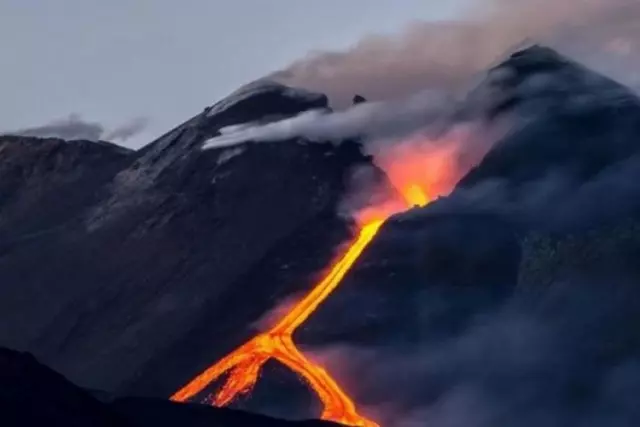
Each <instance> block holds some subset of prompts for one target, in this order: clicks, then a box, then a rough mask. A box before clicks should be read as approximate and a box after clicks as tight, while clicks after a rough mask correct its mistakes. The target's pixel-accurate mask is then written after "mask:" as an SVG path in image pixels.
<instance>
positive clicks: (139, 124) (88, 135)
mask: <svg viewBox="0 0 640 427" xmlns="http://www.w3.org/2000/svg"><path fill="white" fill-rule="evenodd" d="M148 123H149V120H148V119H147V118H144V117H137V118H134V119H133V120H131V121H130V122H127V123H124V124H123V125H121V126H118V127H116V128H115V129H112V130H109V129H106V128H105V127H104V125H102V124H101V123H98V122H91V121H87V120H85V119H83V118H82V117H81V116H80V115H79V114H71V115H69V117H67V118H64V119H60V120H54V121H52V122H49V123H47V124H44V125H42V126H34V127H31V128H26V129H20V130H17V131H13V132H9V133H11V134H14V135H23V136H32V137H38V138H61V139H65V140H80V139H81V140H88V141H98V140H101V139H106V140H109V141H119V142H124V141H126V140H128V139H130V138H132V137H133V136H135V135H138V134H139V133H140V132H142V131H143V130H144V129H145V128H146V127H147V125H148Z"/></svg>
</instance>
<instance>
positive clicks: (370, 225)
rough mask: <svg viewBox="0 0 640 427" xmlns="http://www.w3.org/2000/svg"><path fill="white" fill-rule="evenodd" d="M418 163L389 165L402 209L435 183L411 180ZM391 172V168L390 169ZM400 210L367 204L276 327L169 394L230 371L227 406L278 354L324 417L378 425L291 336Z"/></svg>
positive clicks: (197, 388) (220, 402)
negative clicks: (322, 271)
mask: <svg viewBox="0 0 640 427" xmlns="http://www.w3.org/2000/svg"><path fill="white" fill-rule="evenodd" d="M429 154H430V156H425V157H423V159H426V160H429V161H430V162H431V163H432V164H433V163H436V164H437V166H439V167H445V168H446V163H447V160H448V157H449V155H450V154H451V153H448V152H447V153H438V154H440V155H439V156H433V153H429ZM414 163H415V162H414ZM414 163H412V165H413V164H414ZM423 166H424V165H423ZM416 168H417V166H412V167H411V168H409V169H404V168H401V167H398V168H396V170H395V172H397V173H394V171H393V170H392V169H393V168H391V169H389V170H387V169H386V168H385V171H386V172H387V173H388V175H389V177H390V179H391V182H392V184H393V185H394V186H395V187H396V188H398V189H399V190H400V191H399V192H400V193H401V194H402V195H403V196H404V199H405V202H404V203H401V207H400V210H404V209H406V208H407V205H408V206H410V207H411V206H424V205H425V204H427V202H428V201H429V198H428V195H429V192H428V190H427V189H428V188H430V187H431V186H432V185H433V184H434V180H433V177H432V176H427V177H423V179H420V180H417V181H416V182H408V181H407V179H408V178H410V177H411V175H413V173H414V172H415V171H414V170H413V169H416ZM416 170H417V169H416ZM421 171H422V169H421ZM389 172H392V173H391V174H389ZM396 212H398V209H397V208H394V209H392V210H390V209H388V207H384V208H383V207H377V208H376V207H374V208H373V209H369V210H368V211H367V213H368V214H367V215H366V218H367V219H366V221H365V222H364V225H363V226H362V227H361V229H360V232H359V234H358V236H357V238H356V239H355V240H354V241H353V242H352V243H351V245H350V246H349V248H348V250H347V251H346V253H345V254H344V255H342V256H341V257H340V258H339V259H338V260H337V261H336V262H335V263H334V264H333V265H332V267H331V268H330V269H329V271H328V274H327V275H326V277H324V278H323V279H322V280H321V281H320V283H318V284H316V285H315V286H314V287H313V289H312V290H311V291H310V292H309V293H308V294H307V295H306V296H305V297H304V298H303V299H302V300H300V301H299V302H298V303H296V304H295V305H294V306H293V307H292V308H291V309H290V310H289V311H288V312H287V313H286V314H285V315H284V316H283V317H282V318H281V319H280V320H279V321H278V322H277V323H276V324H275V326H273V327H272V328H271V329H269V330H268V331H266V332H264V333H261V334H259V335H257V336H255V337H254V338H253V339H251V340H250V341H248V342H247V343H245V344H244V345H242V346H241V347H239V348H237V349H236V350H235V351H233V352H231V353H230V354H228V355H227V356H226V357H224V358H223V359H221V360H219V361H218V362H217V363H215V364H214V365H212V366H211V367H209V368H208V369H206V370H205V371H204V372H202V373H201V374H200V375H198V376H197V377H196V378H194V379H193V380H192V381H191V382H189V383H188V384H187V385H185V386H184V387H183V388H182V389H180V390H178V391H177V392H176V393H175V394H174V395H173V396H171V399H172V400H174V401H186V400H188V399H190V398H192V397H194V396H195V395H196V394H198V393H200V392H201V391H202V390H203V389H204V388H205V387H207V386H208V385H209V384H210V383H211V382H213V381H215V380H217V379H219V378H220V377H221V376H222V375H223V374H225V373H226V374H228V376H227V378H226V382H225V383H224V385H223V386H222V388H221V389H220V390H218V392H217V393H216V394H215V396H214V398H213V404H214V405H216V406H225V405H227V404H229V403H230V402H232V401H233V400H234V399H235V398H236V397H238V396H239V395H242V394H246V393H249V392H250V391H251V390H252V388H253V386H254V385H255V384H256V382H257V381H258V376H259V374H260V370H261V368H262V366H263V365H264V364H265V363H266V362H267V360H269V359H275V360H277V361H279V362H280V363H282V364H283V365H285V366H287V367H288V368H289V369H291V370H292V371H293V372H295V373H296V374H298V375H299V376H300V377H302V378H304V379H305V380H306V381H307V383H308V384H309V386H310V387H311V388H312V389H313V391H314V392H315V393H316V394H317V396H318V398H319V399H320V401H321V402H322V404H323V406H324V409H323V412H322V415H321V417H322V419H324V420H329V421H334V422H338V423H342V424H346V425H352V426H362V427H379V426H378V424H376V423H375V422H374V421H372V420H370V419H367V418H366V417H364V416H362V415H360V414H359V413H358V412H357V410H356V407H355V403H354V402H353V400H352V399H351V398H350V397H349V396H348V395H347V393H346V392H345V391H344V390H343V389H342V388H341V387H340V386H339V385H338V383H337V382H336V381H335V380H334V379H333V378H332V377H331V375H329V373H327V371H326V370H325V369H324V368H323V367H321V366H319V365H318V364H316V363H314V362H312V361H310V360H309V359H307V358H306V357H305V356H304V354H302V352H300V351H299V350H298V348H297V347H296V345H295V343H294V342H293V339H292V335H293V333H294V331H295V330H296V328H297V327H298V326H300V325H301V324H303V323H304V322H305V321H306V320H307V319H308V318H309V316H310V315H311V314H312V313H313V312H314V311H315V310H316V308H317V307H318V306H319V305H320V304H321V303H322V302H323V301H324V300H325V299H326V298H327V297H328V296H329V295H330V294H331V292H332V291H333V290H334V289H335V288H336V287H337V286H338V284H339V283H340V281H341V280H342V279H343V278H344V276H345V275H346V273H347V272H348V271H349V269H350V268H351V266H352V265H353V264H354V263H355V261H356V260H357V259H358V257H359V256H360V254H361V253H362V252H363V251H364V249H365V248H366V247H367V245H368V244H369V243H370V242H371V241H372V240H373V238H374V237H375V236H376V234H377V232H378V231H379V230H380V227H381V226H382V225H383V224H384V222H385V220H386V219H387V218H388V217H389V216H390V215H391V214H393V213H396Z"/></svg>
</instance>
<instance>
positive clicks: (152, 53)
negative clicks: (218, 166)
mask: <svg viewBox="0 0 640 427" xmlns="http://www.w3.org/2000/svg"><path fill="white" fill-rule="evenodd" d="M464 4H465V0H455V1H449V2H446V3H445V2H434V1H425V0H348V1H345V0H323V1H321V2H317V1H310V0H275V1H259V0H234V1H222V0H183V1H175V0H136V1H130V0H111V1H103V0H59V1H43V0H2V1H0V52H1V54H0V68H1V69H2V77H3V78H2V79H0V93H2V95H3V96H2V101H1V102H0V131H10V130H15V129H21V128H25V127H29V126H38V125H42V124H44V123H47V122H50V121H52V120H57V119H63V118H65V117H68V116H69V115H70V114H79V115H80V116H81V117H82V118H83V119H85V120H88V121H96V122H99V123H101V124H102V125H104V126H105V127H106V128H107V129H109V128H114V127H117V126H120V125H122V124H123V123H126V122H128V121H130V120H131V119H133V118H136V117H148V118H149V119H150V124H149V126H148V128H147V129H146V130H145V131H144V132H143V133H142V134H141V135H139V136H138V137H137V138H135V141H133V142H130V143H129V144H130V145H134V146H137V145H140V144H143V143H145V142H148V141H149V140H150V139H151V138H152V137H154V136H156V135H158V134H159V133H162V132H164V131H166V130H168V129H169V128H170V127H172V126H174V125H177V124H178V123H179V122H181V121H182V120H185V119H187V118H188V117H190V116H192V115H193V114H195V113H198V112H199V111H201V109H202V108H204V107H205V106H207V105H210V104H212V103H213V102H215V101H216V100H218V99H220V98H221V97H224V96H225V95H226V94H228V93H229V92H231V91H233V90H234V89H236V88H237V87H238V86H240V85H242V84H244V83H247V82H249V81H251V80H253V79H256V78H259V77H261V76H264V75H265V74H268V73H269V72H272V71H274V70H277V69H280V68H283V67H286V66H287V65H288V64H290V63H291V62H292V61H295V60H296V59H299V58H302V57H304V56H305V55H306V54H308V53H309V52H312V51H318V50H342V49H347V48H349V47H350V46H352V45H353V44H355V43H356V42H358V40H360V39H362V38H363V37H365V36H367V35H371V34H389V33H395V32H399V31H401V30H402V29H403V28H404V27H406V26H407V25H408V24H410V23H411V22H415V21H438V20H447V19H455V17H456V16H458V15H459V14H460V13H461V10H462V9H463V6H464Z"/></svg>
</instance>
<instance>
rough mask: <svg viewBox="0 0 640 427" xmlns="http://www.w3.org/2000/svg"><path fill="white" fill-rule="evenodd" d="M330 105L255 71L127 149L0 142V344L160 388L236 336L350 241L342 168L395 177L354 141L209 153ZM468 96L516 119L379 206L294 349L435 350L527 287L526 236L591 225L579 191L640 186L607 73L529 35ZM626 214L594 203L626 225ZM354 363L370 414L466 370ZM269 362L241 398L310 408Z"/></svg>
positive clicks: (470, 104) (312, 278) (92, 373)
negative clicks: (429, 187) (463, 165)
mask: <svg viewBox="0 0 640 427" xmlns="http://www.w3.org/2000/svg"><path fill="white" fill-rule="evenodd" d="M328 108H329V107H328V105H327V99H326V97H324V96H323V95H318V94H312V93H308V92H305V91H301V90H297V89H292V88H288V87H284V86H281V85H278V84H274V83H270V82H257V83H254V84H251V85H248V86H246V87H244V88H241V89H240V90H239V91H237V92H236V93H234V94H232V95H230V96H229V97H228V98H226V99H224V100H223V101H221V102H219V103H217V104H214V105H213V106H211V107H208V108H207V109H205V110H204V111H203V112H202V113H200V114H198V115H196V116H195V117H194V118H192V119H190V120H188V121H186V122H185V123H183V124H182V125H180V126H178V127H176V128H175V129H173V130H171V131H169V132H168V133H167V134H165V135H163V136H161V137H160V138H158V139H157V140H155V141H154V142H152V143H151V144H149V145H148V146H146V147H144V148H142V149H141V150H139V151H130V150H125V149H122V148H120V147H117V146H113V145H111V144H108V143H92V142H88V141H62V140H57V139H38V138H28V137H17V136H4V137H0V201H1V204H0V277H2V281H3V286H2V287H0V344H1V345H3V346H8V347H11V348H16V349H19V350H26V351H29V352H32V353H33V354H35V355H36V356H37V357H38V358H39V359H40V360H42V361H43V362H44V363H46V364H48V365H51V366H52V367H53V368H54V369H55V370H57V371H59V372H61V373H62V374H64V375H65V376H67V377H68V378H69V379H70V380H72V381H73V382H75V383H77V384H79V385H80V386H83V387H87V388H91V389H98V390H106V391H108V392H110V393H114V394H116V395H142V396H155V397H162V398H167V397H169V396H171V395H172V394H173V393H174V392H176V391H177V390H178V389H179V388H180V387H181V386H183V385H184V384H185V383H187V382H188V381H189V380H191V379H192V378H194V377H195V376H196V375H198V374H199V373H201V372H202V371H203V370H205V369H206V368H207V367H209V366H210V365H211V364H212V363H213V362H215V361H217V360H219V359H220V358H221V357H223V356H225V355H226V354H227V353H229V352H230V351H232V350H233V349H234V348H237V347H238V346H240V345H242V344H243V343H245V342H246V341H247V340H249V339H250V338H251V337H253V336H254V334H255V325H256V323H257V322H259V321H260V320H261V319H263V318H264V316H265V314H267V313H269V312H270V310H271V309H273V308H274V307H277V306H280V305H281V303H282V301H283V300H285V299H287V298H290V297H291V296H293V295H298V294H299V293H300V292H304V291H308V290H309V289H310V288H311V287H312V285H313V284H314V283H315V282H316V279H318V278H319V275H320V273H321V272H322V271H323V270H324V269H325V268H326V266H327V265H329V263H330V261H331V259H332V258H333V255H334V251H335V248H336V247H338V246H339V245H341V244H343V243H344V242H345V241H348V240H349V239H350V238H352V237H353V235H354V228H353V227H352V225H353V224H351V223H350V222H349V221H348V220H347V219H344V218H342V217H341V216H339V215H338V213H337V212H338V211H339V206H340V202H341V200H342V199H343V198H344V196H345V195H346V194H347V191H348V183H349V177H350V176H351V174H352V173H353V172H354V170H362V169H363V168H364V169H368V170H369V171H370V172H372V174H373V175H374V176H376V177H377V180H378V181H379V182H380V183H381V184H384V183H385V182H386V181H385V177H384V174H383V173H382V172H381V171H380V170H379V169H378V168H377V167H376V166H375V164H374V162H373V159H372V158H371V157H369V156H367V155H364V154H363V150H362V147H361V145H360V143H359V142H357V141H342V142H341V143H339V144H336V143H335V142H326V143H318V142H314V143H311V142H309V141H306V140H304V139H303V138H297V139H292V140H290V141H281V142H277V143H258V142H251V141H248V142H246V143H243V144H241V145H239V146H236V147H231V148H226V149H217V150H216V149H213V150H207V151H202V150H200V147H201V146H202V144H203V143H204V141H206V140H207V139H209V138H211V137H214V136H217V135H220V134H222V133H224V132H228V131H229V129H230V128H231V129H233V127H234V126H239V125H243V124H246V123H253V122H265V121H266V122H268V121H271V120H277V119H281V118H284V117H290V116H292V115H296V114H298V113H300V112H302V111H306V110H311V109H328ZM465 108H468V109H469V111H474V112H475V111H481V112H482V120H484V121H486V123H487V125H488V126H492V125H494V124H496V123H498V122H500V123H503V121H504V120H507V121H508V123H510V124H511V126H510V127H509V129H510V131H509V132H507V133H506V134H505V135H503V137H502V138H501V139H500V140H499V141H497V142H496V144H495V145H494V147H493V148H492V149H491V150H490V151H489V153H488V154H487V155H486V157H485V158H484V159H483V160H482V161H481V162H480V163H479V164H478V165H476V167H475V168H473V169H472V170H471V171H469V173H468V174H466V175H465V176H464V177H463V178H462V180H461V181H460V183H459V184H458V185H457V186H456V187H455V189H454V190H453V192H452V194H451V195H450V196H449V197H445V198H442V199H440V200H438V201H437V202H435V203H432V204H430V205H429V206H427V207H426V208H423V209H414V210H412V211H411V212H408V213H405V214H399V215H396V216H394V217H392V218H391V219H389V220H388V221H387V222H386V224H385V225H384V226H383V227H382V229H381V230H380V232H379V234H378V235H377V236H376V238H375V239H374V241H373V242H372V243H371V245H370V247H368V248H367V250H366V251H365V252H364V253H363V254H362V256H361V257H360V259H359V260H358V262H357V263H356V265H355V266H354V267H353V269H352V270H350V271H349V273H348V274H347V275H346V277H345V279H344V281H343V283H342V284H341V285H340V291H339V292H336V293H335V295H332V297H331V299H330V300H328V301H326V303H325V304H323V305H322V306H321V307H318V309H317V312H316V313H314V316H313V317H312V318H310V319H309V321H308V322H307V323H305V327H304V328H302V329H301V330H300V331H299V332H298V333H297V335H296V340H297V341H298V342H301V343H304V344H305V345H313V346H316V347H317V348H330V346H334V345H338V346H339V345H349V346H353V347H354V348H355V351H354V352H352V353H349V355H350V357H351V355H352V354H361V353H362V352H365V353H366V352H374V353H375V354H387V353H388V352H389V350H390V349H391V350H394V351H396V350H398V349H399V351H400V352H404V353H408V352H411V351H414V349H415V345H416V344H420V345H423V344H426V345H434V346H444V345H445V344H446V343H448V342H449V340H451V337H456V336H457V335H458V334H461V333H462V332H463V331H466V330H468V329H469V328H470V327H471V326H472V325H474V322H476V321H477V319H478V318H479V317H482V316H487V315H488V313H492V312H493V311H495V310H497V309H498V307H501V305H502V304H504V303H505V301H508V300H509V298H511V297H512V296H513V294H514V293H516V292H517V288H518V287H517V286H516V284H517V283H518V281H519V280H520V281H522V270H521V266H522V265H525V266H526V265H530V264H529V263H528V261H527V260H523V259H522V256H523V255H522V254H521V240H522V236H526V235H528V234H529V233H530V232H531V231H532V230H540V229H547V228H553V229H554V231H555V232H562V231H564V230H563V229H562V228H561V227H559V226H560V225H564V224H566V223H567V222H568V221H567V213H566V212H571V215H570V217H569V219H571V218H580V219H581V220H583V219H584V220H585V221H581V222H584V223H588V224H590V225H593V223H594V218H601V217H602V215H603V212H602V211H603V209H600V210H599V211H598V210H597V209H595V208H594V209H591V208H592V206H591V205H585V203H584V201H585V200H590V197H591V196H592V195H593V194H599V195H602V194H605V195H606V194H618V195H620V194H622V195H623V196H624V197H623V199H624V200H631V201H632V200H640V197H636V198H634V197H632V196H638V194H636V193H637V189H635V188H632V186H629V185H626V186H625V185H623V184H621V182H626V181H624V180H622V181H621V180H620V179H618V178H620V176H627V175H625V173H627V172H628V171H637V170H639V169H638V168H636V167H635V166H637V164H636V163H633V161H634V159H635V156H636V153H637V148H636V146H637V143H636V141H637V140H638V138H637V136H638V135H639V134H640V130H639V129H638V123H639V121H638V120H637V118H638V117H639V116H640V107H639V102H638V100H637V98H636V97H635V96H634V95H633V94H632V93H630V91H628V90H627V89H625V88H624V87H622V86H620V85H618V84H617V83H615V82H612V81H610V80H608V79H606V78H604V77H601V76H598V75H596V74H594V73H592V72H591V71H589V70H586V69H584V68H583V67H582V66H580V65H578V64H576V63H574V62H572V61H570V60H568V59H566V58H564V57H562V56H561V55H559V54H557V53H556V52H553V51H551V50H549V49H547V48H544V47H540V46H533V47H531V48H528V49H525V50H522V51H519V52H516V53H514V54H512V55H511V56H509V57H508V58H506V60H505V61H503V62H502V63H501V64H500V65H498V66H496V67H495V68H494V69H492V70H490V72H489V73H488V76H487V78H486V79H485V81H483V82H482V84H481V85H480V86H479V87H478V88H477V89H476V90H475V91H473V92H472V93H471V94H470V96H469V99H468V100H467V101H466V104H465ZM621 130H622V132H620V131H621ZM621 174H622V175H621ZM557 176H560V177H561V178H560V179H559V181H557V180H555V179H556V177H557ZM549 182H551V184H552V185H548V183H549ZM558 182H560V183H561V184H562V185H560V186H557V185H555V184H556V183H558ZM548 187H550V188H552V189H557V188H560V189H562V190H563V191H564V192H563V193H558V192H551V193H549V194H548V193H546V192H545V191H543V190H545V189H547V188H548ZM532 189H533V190H532ZM534 190H535V191H534ZM594 191H595V193H594ZM568 196H572V197H568ZM574 196H575V197H574ZM600 200H601V199H600ZM585 206H587V207H588V208H589V209H585ZM634 206H635V205H634V202H630V203H627V204H624V205H623V204H619V203H614V201H611V203H609V204H608V205H607V206H606V211H607V213H608V214H610V215H613V216H611V217H610V218H614V219H619V218H621V217H622V216H629V215H632V214H633V212H634V210H633V209H634ZM577 207H579V208H580V209H577ZM562 212H564V214H563V215H564V216H563V215H561V214H560V213H562ZM576 212H579V213H580V215H577V214H575V213H576ZM541 213H547V214H553V215H548V218H550V220H549V221H547V220H546V219H545V218H547V217H546V216H544V215H541ZM574 214H575V215H574ZM587 214H588V215H587ZM591 214H593V215H591ZM570 222H576V221H570ZM551 225H553V227H551ZM525 248H528V246H527V245H525ZM526 253H529V252H526ZM525 255H526V254H525ZM529 261H530V260H529ZM534 264H535V263H534ZM554 268H555V267H554ZM519 270H520V271H519ZM554 271H555V270H554ZM536 274H537V273H536ZM525 281H526V280H525ZM425 313H427V314H425ZM409 349H411V350H409ZM416 352H417V351H416ZM418 354H419V353H418ZM353 358H354V360H360V359H356V357H355V356H353ZM367 360H369V361H372V360H373V361H376V362H379V359H376V358H375V357H372V358H369V359H367ZM460 360H463V358H461V359H447V360H446V362H451V363H454V362H460ZM442 363H445V362H442ZM347 365H348V366H349V367H350V368H352V370H350V371H349V372H348V373H346V374H345V373H344V372H343V373H342V375H341V374H340V372H338V375H340V378H341V379H342V378H357V382H358V384H357V388H358V389H360V390H361V391H362V390H364V391H366V393H360V394H361V395H362V396H359V397H361V398H362V399H361V400H359V403H361V404H365V405H368V406H375V405H377V404H380V403H384V402H385V399H388V398H389V397H388V393H389V390H393V393H395V394H397V395H402V396H403V399H404V397H406V398H407V399H406V401H407V402H410V403H406V405H408V406H411V405H417V404H418V403H417V402H419V403H420V404H428V403H433V402H437V401H438V399H440V398H441V396H443V395H445V394H446V392H448V390H449V389H450V388H451V387H452V385H451V383H450V382H448V381H449V380H450V376H454V371H455V375H462V374H460V372H463V373H464V372H466V371H464V370H455V369H452V370H442V371H440V372H439V373H438V374H439V375H438V376H437V377H436V378H430V379H431V381H429V382H427V381H426V380H425V381H424V384H426V385H423V380H424V379H423V378H419V379H418V378H415V380H416V381H419V382H420V387H415V388H414V387H410V386H409V384H402V383H400V385H398V383H394V381H400V380H401V379H402V378H405V377H402V375H395V374H394V373H393V372H395V371H394V369H395V368H396V366H395V365H394V366H391V365H384V364H383V365H382V366H381V365H379V364H375V363H372V364H366V363H361V364H360V365H359V366H354V365H353V364H350V365H349V364H347ZM399 366H400V367H401V366H406V364H405V365H399ZM265 370H266V373H265V375H264V377H265V378H264V380H263V379H261V382H260V383H258V384H257V386H256V389H255V391H254V392H253V394H252V396H251V398H250V399H249V401H248V402H238V403H236V404H237V406H240V407H242V406H245V407H248V408H250V409H258V410H261V411H263V412H268V413H270V414H277V415H284V416H286V417H288V418H304V417H308V416H309V414H310V413H311V412H310V411H311V410H310V409H309V406H310V405H312V404H313V402H314V397H313V396H312V394H311V393H310V392H309V391H308V389H307V388H306V387H305V385H304V384H301V383H299V382H297V380H296V377H295V375H294V374H292V373H290V372H288V371H283V370H281V369H280V368H279V367H278V366H273V365H268V366H267V367H266V369H265ZM568 370H569V369H568ZM378 372H379V373H380V376H378V375H377V373H378ZM390 372H391V373H390ZM385 373H386V375H387V377H386V378H385ZM411 375H413V374H411ZM411 375H410V376H411ZM389 378H391V379H389ZM456 378H457V377H456ZM474 378H475V377H474ZM483 379H484V377H483ZM383 380H384V381H383ZM388 382H390V383H392V384H395V386H394V387H390V386H389V384H388ZM351 385H352V386H353V383H351ZM517 385H518V383H515V385H513V386H514V387H517ZM1 387H2V386H1V385H0V389H1ZM567 387H568V388H571V390H573V388H572V387H574V385H573V384H567ZM502 389H504V387H503V388H502ZM385 393H386V394H387V395H385ZM411 393H415V395H412V394H411ZM282 396H287V399H288V401H287V402H285V403H283V402H284V400H285V399H283V398H282ZM385 396H386V397H385ZM203 397H204V396H203ZM289 400H290V401H289ZM404 404H405V402H404V401H403V405H404ZM152 406H155V404H153V405H152ZM411 408H413V407H411ZM158 410H160V409H158ZM407 410H408V409H407ZM380 421H382V420H380Z"/></svg>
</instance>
